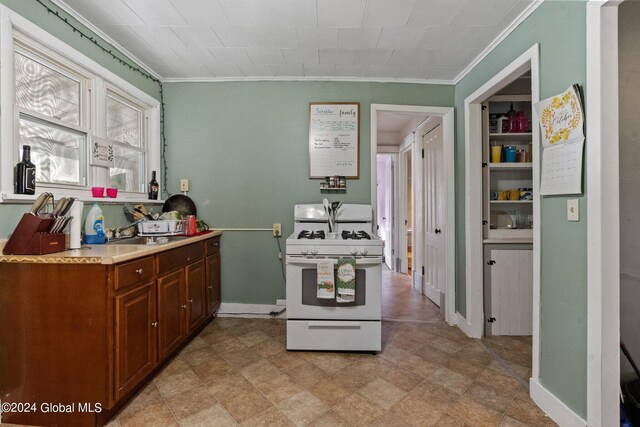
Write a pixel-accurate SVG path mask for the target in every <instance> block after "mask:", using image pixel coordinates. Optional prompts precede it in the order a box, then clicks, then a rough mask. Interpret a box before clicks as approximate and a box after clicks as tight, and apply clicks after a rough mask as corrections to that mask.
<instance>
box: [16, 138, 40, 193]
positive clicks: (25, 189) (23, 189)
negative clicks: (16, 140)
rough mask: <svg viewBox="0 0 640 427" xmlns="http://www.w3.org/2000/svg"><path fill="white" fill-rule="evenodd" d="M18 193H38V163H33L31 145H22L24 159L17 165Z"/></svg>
mask: <svg viewBox="0 0 640 427" xmlns="http://www.w3.org/2000/svg"><path fill="white" fill-rule="evenodd" d="M15 191H16V194H35V193H36V165H34V164H33V163H31V147H30V146H29V145H24V146H22V161H21V162H20V163H18V164H17V165H16V188H15Z"/></svg>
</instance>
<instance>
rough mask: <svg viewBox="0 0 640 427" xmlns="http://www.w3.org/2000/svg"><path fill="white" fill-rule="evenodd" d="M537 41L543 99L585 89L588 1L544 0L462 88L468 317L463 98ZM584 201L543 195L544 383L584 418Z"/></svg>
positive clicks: (461, 278)
mask: <svg viewBox="0 0 640 427" xmlns="http://www.w3.org/2000/svg"><path fill="white" fill-rule="evenodd" d="M536 43H539V44H540V99H544V98H547V97H549V96H552V95H555V94H557V93H560V92H562V91H564V90H565V89H566V88H567V87H568V86H570V85H571V84H573V83H578V84H580V85H581V86H582V87H583V88H584V87H585V82H586V3H585V2H584V1H546V2H544V3H543V4H542V5H540V6H539V7H538V8H537V9H536V10H535V11H534V12H533V13H532V14H531V15H530V16H529V17H528V18H527V19H526V20H525V21H524V22H522V23H521V24H520V25H519V26H518V27H517V28H516V29H515V30H514V31H513V32H512V33H511V34H510V35H509V36H508V37H507V38H506V39H505V40H503V41H502V42H501V43H500V44H499V45H498V46H497V47H496V48H495V49H494V50H493V51H492V52H491V53H490V54H489V55H487V57H486V58H484V59H483V60H482V61H481V62H480V63H479V64H478V65H477V66H476V67H475V68H474V69H473V70H472V71H471V72H470V73H468V74H467V75H466V76H465V77H464V78H463V79H462V80H461V81H460V82H459V83H458V84H457V85H456V93H455V98H456V110H457V118H456V120H457V121H456V129H457V135H458V137H457V140H456V166H457V167H456V171H457V175H456V184H457V186H456V191H457V194H456V197H457V199H456V201H457V209H456V212H457V217H456V223H457V224H458V228H457V238H456V245H457V248H456V250H457V253H456V259H457V262H456V300H457V301H456V302H457V308H458V310H459V312H460V313H461V314H463V315H466V298H465V296H466V283H465V262H466V260H465V240H464V224H465V220H466V218H465V209H464V203H465V202H464V182H465V170H464V160H465V149H464V119H465V118H464V100H465V98H467V97H468V96H469V95H470V94H472V93H473V92H474V91H475V90H477V89H478V88H479V87H480V86H482V85H483V84H484V83H486V82H487V81H488V80H489V79H491V78H492V77H493V76H494V75H496V74H497V73H498V72H500V71H501V70H502V69H503V68H504V67H506V66H507V65H508V64H510V63H511V62H512V61H513V60H515V59H516V58H517V57H518V56H519V55H521V54H522V53H523V52H525V51H526V50H527V49H529V48H530V47H531V46H533V45H534V44H536ZM585 89H586V88H585ZM587 119H588V113H587ZM587 143H588V141H587ZM538 158H540V157H539V156H538ZM586 173H587V171H585V172H584V174H586ZM568 198H577V199H579V203H580V205H581V207H582V209H581V213H582V217H581V219H580V221H579V222H576V223H568V222H567V220H566V200H567V199H568ZM586 201H587V190H586V188H585V191H584V195H583V196H553V197H543V198H542V201H541V206H540V209H541V217H542V220H541V224H539V226H540V227H541V277H540V287H541V289H540V383H541V384H542V385H543V386H544V387H545V388H547V389H548V390H549V391H550V392H551V393H553V394H554V395H555V396H557V397H558V398H559V399H560V400H562V401H563V402H564V403H565V404H566V405H567V406H568V407H569V408H571V409H572V410H573V411H575V412H576V413H577V414H578V415H580V416H581V417H583V418H584V417H586V412H587V410H586V390H587V388H586V384H587V360H586V355H587V325H586V320H587V300H586V298H587V251H586V235H587V230H586V228H587V227H586V226H587V218H586V215H585V212H586Z"/></svg>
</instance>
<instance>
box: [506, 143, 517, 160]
mask: <svg viewBox="0 0 640 427" xmlns="http://www.w3.org/2000/svg"><path fill="white" fill-rule="evenodd" d="M504 159H505V161H506V162H507V163H513V162H515V161H516V147H504Z"/></svg>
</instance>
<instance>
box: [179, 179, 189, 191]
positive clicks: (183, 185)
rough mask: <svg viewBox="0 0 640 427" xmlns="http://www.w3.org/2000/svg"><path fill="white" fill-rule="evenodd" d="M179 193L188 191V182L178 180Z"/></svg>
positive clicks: (186, 180)
mask: <svg viewBox="0 0 640 427" xmlns="http://www.w3.org/2000/svg"><path fill="white" fill-rule="evenodd" d="M180 191H189V180H188V179H181V180H180Z"/></svg>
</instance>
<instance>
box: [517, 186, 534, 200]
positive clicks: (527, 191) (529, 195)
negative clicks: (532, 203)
mask: <svg viewBox="0 0 640 427" xmlns="http://www.w3.org/2000/svg"><path fill="white" fill-rule="evenodd" d="M519 190H520V200H533V191H532V189H531V188H520V189H519Z"/></svg>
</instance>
